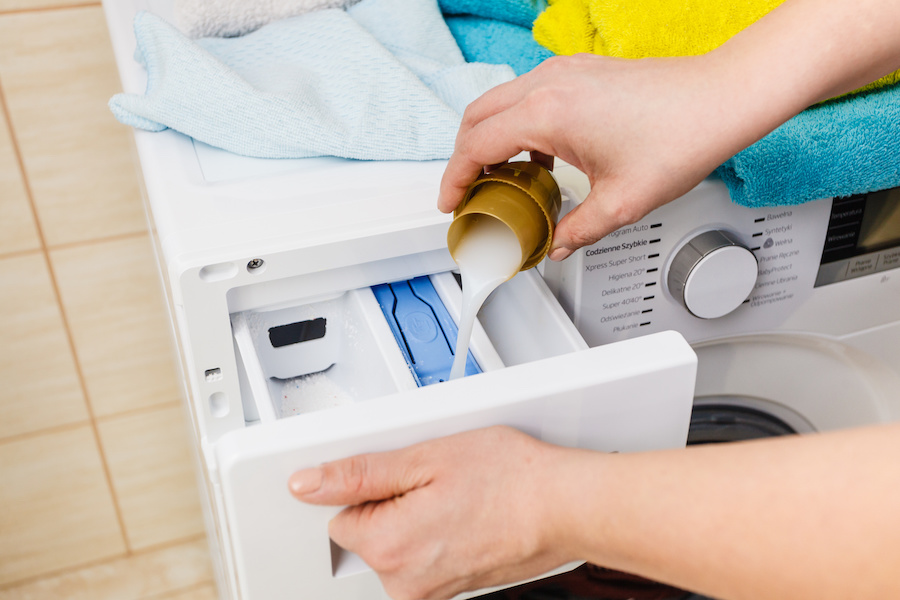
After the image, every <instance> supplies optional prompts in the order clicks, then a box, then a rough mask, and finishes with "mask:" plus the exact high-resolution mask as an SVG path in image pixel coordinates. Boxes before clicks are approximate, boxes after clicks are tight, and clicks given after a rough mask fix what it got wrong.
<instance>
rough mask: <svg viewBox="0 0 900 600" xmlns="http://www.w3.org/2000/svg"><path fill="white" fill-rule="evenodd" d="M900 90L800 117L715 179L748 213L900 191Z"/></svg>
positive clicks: (832, 103)
mask: <svg viewBox="0 0 900 600" xmlns="http://www.w3.org/2000/svg"><path fill="white" fill-rule="evenodd" d="M898 157H900V85H894V86H890V87H886V88H883V89H881V90H878V91H870V92H867V93H862V94H857V95H854V96H845V97H844V98H841V99H838V100H832V101H830V102H826V103H823V104H819V105H817V106H814V107H812V108H810V109H807V110H806V111H804V112H802V113H800V114H799V115H797V116H796V117H794V118H793V119H791V120H790V121H788V122H787V123H785V124H784V125H782V126H781V127H779V128H778V129H776V130H775V131H773V132H772V133H770V134H769V135H768V136H766V137H765V138H763V139H762V140H760V141H758V142H757V143H755V144H753V145H752V146H750V147H749V148H747V149H745V150H743V151H742V152H740V153H738V154H737V155H736V156H734V157H733V158H731V159H730V160H729V161H728V162H726V163H725V164H723V165H722V166H721V167H719V169H718V170H717V171H716V173H717V174H718V175H719V176H721V177H722V179H723V180H724V181H725V183H726V185H727V186H728V189H729V192H730V194H731V199H732V200H733V201H734V202H736V203H738V204H741V205H744V206H751V207H757V206H781V205H788V204H800V203H802V202H806V201H809V200H816V199H818V198H829V197H833V196H849V195H852V194H862V193H866V192H872V191H876V190H883V189H888V188H892V187H897V186H900V159H898Z"/></svg>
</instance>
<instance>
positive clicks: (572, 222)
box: [549, 185, 643, 261]
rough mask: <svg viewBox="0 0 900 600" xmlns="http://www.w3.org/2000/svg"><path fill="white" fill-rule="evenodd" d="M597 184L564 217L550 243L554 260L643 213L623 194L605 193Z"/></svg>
mask: <svg viewBox="0 0 900 600" xmlns="http://www.w3.org/2000/svg"><path fill="white" fill-rule="evenodd" d="M599 187H600V186H598V185H593V186H592V187H591V191H590V193H589V194H588V195H587V197H586V198H585V199H584V202H582V203H581V204H579V205H578V206H576V207H575V208H573V209H572V210H571V211H570V212H569V214H567V215H566V216H565V217H563V218H562V219H560V221H559V223H558V224H557V225H556V229H555V230H554V232H553V242H552V243H551V245H550V252H549V256H550V259H551V260H554V261H560V260H563V259H565V258H568V257H569V256H570V255H571V254H572V253H573V252H574V251H575V250H578V249H579V248H581V247H583V246H589V245H591V244H593V243H595V242H597V241H598V240H600V239H601V238H603V237H604V236H606V235H608V234H610V233H612V232H613V231H615V230H616V229H619V228H620V227H623V226H625V225H628V224H629V223H633V222H635V221H637V220H638V219H640V218H641V216H643V215H642V214H640V212H639V209H637V207H632V206H631V205H630V204H629V203H628V202H623V201H622V199H621V197H616V196H615V195H610V194H603V198H601V197H600V196H601V195H600V193H599V191H598V188H599Z"/></svg>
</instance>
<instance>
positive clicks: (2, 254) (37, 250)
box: [0, 248, 43, 260]
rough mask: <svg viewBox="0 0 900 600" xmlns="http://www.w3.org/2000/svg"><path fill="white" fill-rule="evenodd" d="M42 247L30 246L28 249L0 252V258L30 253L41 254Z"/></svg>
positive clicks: (14, 257) (18, 256)
mask: <svg viewBox="0 0 900 600" xmlns="http://www.w3.org/2000/svg"><path fill="white" fill-rule="evenodd" d="M42 253H43V249H42V248H31V249H29V250H13V251H11V252H0V260H7V259H16V258H25V257H27V256H31V255H38V254H42Z"/></svg>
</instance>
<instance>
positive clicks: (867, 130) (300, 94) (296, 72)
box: [110, 0, 900, 206]
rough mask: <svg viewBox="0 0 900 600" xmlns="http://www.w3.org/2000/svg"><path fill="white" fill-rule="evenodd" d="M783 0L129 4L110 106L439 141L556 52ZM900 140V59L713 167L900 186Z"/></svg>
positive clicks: (119, 110) (380, 153)
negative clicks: (128, 32) (487, 95)
mask: <svg viewBox="0 0 900 600" xmlns="http://www.w3.org/2000/svg"><path fill="white" fill-rule="evenodd" d="M783 1H784V0H746V1H743V2H739V3H723V2H721V1H720V0H550V5H549V7H548V6H547V0H255V1H253V2H234V1H232V0H177V1H176V17H177V19H176V22H177V24H178V27H174V26H172V25H169V24H168V23H166V22H165V21H163V20H162V19H160V18H158V17H155V16H153V15H151V14H149V13H141V14H139V15H138V16H137V18H136V19H135V31H136V34H137V40H138V52H137V55H138V57H139V58H140V59H141V60H142V61H143V62H144V64H145V66H146V68H147V72H148V86H147V91H146V93H145V94H143V95H134V94H119V95H116V96H115V97H113V99H112V100H111V101H110V107H111V109H112V111H113V113H114V114H115V115H116V117H117V118H118V119H119V120H120V121H122V122H123V123H126V124H129V125H133V126H134V127H138V128H142V129H147V130H151V131H160V130H163V129H166V128H172V129H175V130H177V131H180V132H183V133H185V134H187V135H190V136H192V137H194V138H196V139H198V140H200V141H203V142H206V143H207V144H210V145H213V146H217V147H220V148H223V149H225V150H229V151H231V152H235V153H237V154H243V155H248V156H255V157H264V158H303V157H310V156H322V155H330V156H340V157H345V158H355V159H370V160H383V159H387V160H394V159H396V160H427V159H438V158H447V157H448V156H449V155H450V153H451V152H452V150H453V143H454V139H455V136H456V130H457V128H458V126H459V122H460V118H461V114H462V112H463V110H464V108H465V106H466V105H467V104H468V103H469V102H471V101H472V100H474V99H475V98H476V97H478V96H479V95H480V94H482V93H484V92H485V91H487V90H488V89H490V88H492V87H494V86H496V85H499V84H500V83H503V82H505V81H508V80H510V79H512V78H513V77H515V76H516V75H521V74H523V73H525V72H527V71H530V70H531V69H533V68H534V67H535V66H537V65H538V64H539V63H540V62H542V61H543V60H545V59H546V58H548V57H550V56H553V55H554V54H575V53H578V52H590V53H594V54H602V55H607V56H616V57H622V58H644V57H651V56H655V57H664V56H686V55H696V54H702V53H704V52H708V51H710V50H712V49H714V48H716V47H718V46H719V45H721V44H722V43H724V42H725V41H727V40H728V39H729V38H730V37H731V36H733V35H734V34H735V33H737V32H739V31H741V30H742V29H744V28H745V27H747V26H748V25H750V24H751V23H753V22H755V21H756V20H758V19H759V18H761V17H763V16H764V15H766V14H767V13H768V12H769V11H771V10H773V9H774V8H775V7H777V6H778V5H780V4H781V3H782V2H783ZM532 27H533V32H532ZM197 38H200V39H197ZM898 156H900V71H898V72H895V73H892V74H890V75H888V76H886V77H883V78H881V79H879V80H878V81H876V82H873V83H872V84H870V85H868V86H865V87H864V88H862V89H861V90H857V92H856V93H854V94H850V95H847V96H844V97H842V98H838V99H834V100H832V101H829V102H825V103H822V104H819V105H816V106H814V107H811V108H809V109H808V110H806V111H804V112H803V113H801V114H800V115H798V116H796V117H794V118H793V119H791V120H790V121H788V122H787V123H785V124H784V125H782V126H781V127H779V128H778V129H776V130H775V131H773V132H772V133H771V134H769V135H768V136H766V137H765V138H763V139H762V140H760V141H758V142H757V143H755V144H753V145H752V146H750V147H749V148H747V149H745V150H743V151H742V152H740V153H738V154H737V155H735V156H734V157H732V158H731V159H730V160H728V161H727V162H726V163H725V164H723V165H722V166H720V167H719V168H718V169H717V170H716V173H715V175H716V176H719V177H721V178H722V179H723V180H724V181H725V183H726V184H727V185H728V188H729V191H730V193H731V197H732V200H734V201H735V202H737V203H739V204H742V205H745V206H775V205H787V204H797V203H801V202H806V201H809V200H814V199H818V198H824V197H830V196H845V195H852V194H858V193H865V192H869V191H874V190H878V189H886V188H890V187H896V186H900V161H898V160H897V157H898Z"/></svg>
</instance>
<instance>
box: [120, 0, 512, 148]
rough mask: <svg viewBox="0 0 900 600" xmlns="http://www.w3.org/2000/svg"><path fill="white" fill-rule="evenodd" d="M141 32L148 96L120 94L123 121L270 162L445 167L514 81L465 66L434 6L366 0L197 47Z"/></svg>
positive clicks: (140, 25)
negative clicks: (331, 160) (468, 112)
mask: <svg viewBox="0 0 900 600" xmlns="http://www.w3.org/2000/svg"><path fill="white" fill-rule="evenodd" d="M354 15H358V16H359V21H357V20H355V19H354ZM366 27H368V28H370V30H367V29H366ZM421 32H425V34H422V33H421ZM135 33H136V36H137V42H138V54H139V55H140V56H141V57H142V58H143V61H144V62H145V64H146V67H147V72H148V82H147V92H146V94H145V95H134V94H118V95H116V96H114V97H113V98H112V99H111V100H110V108H111V110H112V111H113V114H114V115H115V116H116V118H118V119H119V120H120V121H121V122H123V123H125V124H127V125H132V126H134V127H138V128H141V129H147V130H150V131H160V130H163V129H165V128H167V127H170V128H172V129H175V130H177V131H180V132H182V133H185V134H187V135H190V136H192V137H194V138H196V139H198V140H200V141H202V142H205V143H207V144H209V145H212V146H216V147H218V148H223V149H225V150H228V151H230V152H234V153H236V154H242V155H246V156H255V157H262V158H305V157H310V156H324V155H329V156H340V157H344V158H356V159H371V160H378V159H386V160H394V159H396V160H428V159H436V158H446V157H448V156H449V155H450V153H451V152H452V150H453V144H454V140H455V137H456V131H457V129H458V127H459V122H460V114H461V112H462V110H463V108H464V107H465V105H466V104H468V102H470V101H471V100H473V99H474V98H476V97H477V96H478V95H480V94H481V93H483V92H485V91H487V90H488V89H490V88H491V87H493V86H495V85H498V84H500V83H502V82H504V81H508V80H510V79H512V77H513V76H514V73H513V72H512V69H510V68H509V67H507V66H498V65H466V64H465V62H464V59H463V57H462V53H461V52H460V50H459V48H458V47H457V46H456V44H455V42H454V40H453V37H452V35H451V34H450V32H449V30H448V29H447V28H446V25H445V24H444V22H443V19H442V17H441V14H440V12H439V10H438V8H437V3H436V0H363V1H362V2H360V3H359V4H357V5H355V6H354V7H352V8H351V9H350V10H349V11H343V10H336V9H330V10H321V11H315V12H310V13H306V14H303V15H300V16H298V17H294V18H291V19H286V20H282V21H276V22H273V23H270V24H268V25H266V26H264V27H262V28H260V29H259V30H257V31H255V32H253V33H250V34H248V35H246V36H242V37H238V38H207V39H202V40H198V41H196V42H195V41H191V40H189V39H187V38H186V37H185V36H184V35H183V34H181V33H180V32H178V31H177V30H176V29H175V28H173V27H172V26H170V25H168V24H167V23H165V22H164V21H163V20H161V19H159V18H158V17H155V16H153V15H151V14H149V13H140V14H138V15H137V17H136V19H135ZM379 40H383V41H384V42H385V43H388V44H390V46H391V48H393V49H394V50H395V51H396V52H397V55H394V54H392V53H391V52H390V51H389V50H388V49H387V48H386V47H385V45H383V44H382V43H380V42H379ZM404 60H405V61H406V63H404ZM411 69H412V70H411ZM417 75H418V76H417ZM420 77H421V78H420ZM425 80H427V81H428V82H430V83H431V85H432V86H433V87H432V88H429V87H428V85H426V83H424V82H423V81H425Z"/></svg>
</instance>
